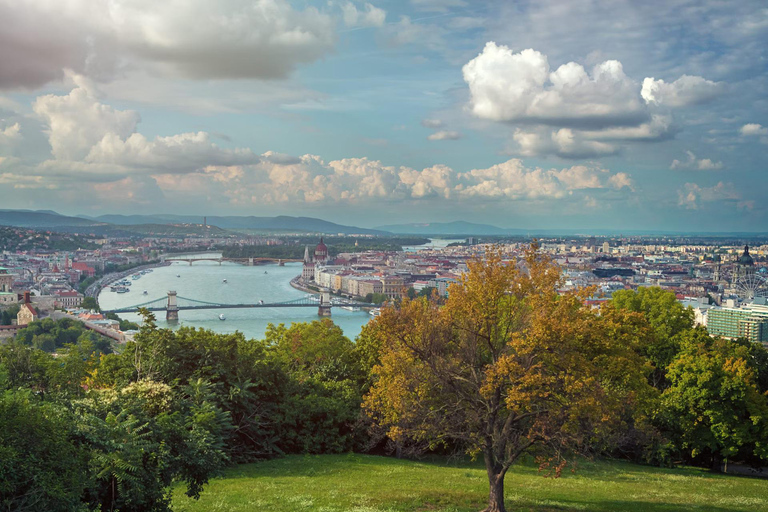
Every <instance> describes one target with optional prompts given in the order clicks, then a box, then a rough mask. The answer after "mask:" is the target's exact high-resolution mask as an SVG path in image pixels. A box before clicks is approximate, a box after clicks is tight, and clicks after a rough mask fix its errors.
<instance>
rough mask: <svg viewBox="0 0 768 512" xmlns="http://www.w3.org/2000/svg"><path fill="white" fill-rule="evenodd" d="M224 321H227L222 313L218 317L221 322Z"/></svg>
mask: <svg viewBox="0 0 768 512" xmlns="http://www.w3.org/2000/svg"><path fill="white" fill-rule="evenodd" d="M226 319H227V317H225V316H224V313H221V314H220V315H219V320H221V321H224V320H226Z"/></svg>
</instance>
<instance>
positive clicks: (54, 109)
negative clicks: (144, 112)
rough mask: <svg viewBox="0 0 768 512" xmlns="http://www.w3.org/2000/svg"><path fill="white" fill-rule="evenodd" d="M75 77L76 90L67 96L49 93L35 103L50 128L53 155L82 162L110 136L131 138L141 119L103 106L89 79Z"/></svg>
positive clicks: (132, 114) (133, 112)
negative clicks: (99, 143)
mask: <svg viewBox="0 0 768 512" xmlns="http://www.w3.org/2000/svg"><path fill="white" fill-rule="evenodd" d="M72 78H73V79H74V81H75V83H76V87H75V88H74V89H72V91H70V93H69V94H67V95H66V96H57V95H54V94H47V95H45V96H39V97H38V98H37V99H36V100H35V102H34V103H33V104H32V109H33V110H34V112H35V113H36V114H37V115H38V116H39V117H40V118H41V119H42V120H43V122H44V123H45V124H46V125H47V128H48V140H49V142H50V144H51V148H52V151H53V156H54V157H56V158H57V159H60V160H82V159H83V158H85V156H86V155H87V154H88V152H89V151H90V150H91V148H92V147H93V146H94V145H95V144H96V143H98V142H99V141H100V140H101V139H102V138H103V137H104V136H105V135H107V134H115V135H116V136H118V137H120V138H123V139H125V138H127V137H128V136H129V135H130V134H132V133H133V132H134V131H135V130H136V125H137V124H138V122H139V121H140V119H141V118H140V117H139V114H138V113H137V112H135V111H133V110H116V109H114V108H113V107H111V106H109V105H105V104H103V103H100V102H99V101H98V100H97V98H96V92H95V90H94V87H93V84H92V83H91V82H90V81H89V80H87V79H85V78H83V77H81V76H77V75H73V76H72Z"/></svg>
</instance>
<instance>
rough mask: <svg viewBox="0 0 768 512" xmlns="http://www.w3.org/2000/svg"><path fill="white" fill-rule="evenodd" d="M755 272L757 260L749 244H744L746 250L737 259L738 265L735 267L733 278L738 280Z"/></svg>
mask: <svg viewBox="0 0 768 512" xmlns="http://www.w3.org/2000/svg"><path fill="white" fill-rule="evenodd" d="M754 273H755V260H753V259H752V256H750V254H749V246H748V245H745V246H744V252H743V253H742V255H741V256H739V257H738V258H737V259H736V265H735V266H734V269H733V279H734V281H738V280H739V279H742V278H744V277H747V276H749V275H752V274H754Z"/></svg>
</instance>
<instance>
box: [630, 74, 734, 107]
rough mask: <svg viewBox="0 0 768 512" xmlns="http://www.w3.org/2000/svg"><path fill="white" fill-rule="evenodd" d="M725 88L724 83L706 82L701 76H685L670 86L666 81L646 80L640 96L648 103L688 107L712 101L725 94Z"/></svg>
mask: <svg viewBox="0 0 768 512" xmlns="http://www.w3.org/2000/svg"><path fill="white" fill-rule="evenodd" d="M725 88H726V87H725V84H723V83H718V82H712V81H710V80H705V79H704V78H702V77H700V76H688V75H683V76H681V77H680V78H678V79H677V80H675V81H674V82H672V83H669V84H668V83H666V82H664V80H655V79H653V78H646V79H645V80H643V88H642V90H641V91H640V94H641V96H642V97H643V99H644V100H645V101H646V103H654V104H656V105H666V106H669V107H687V106H689V105H700V104H702V103H707V102H709V101H712V100H713V99H715V98H717V97H718V96H720V95H721V94H723V93H724V92H725Z"/></svg>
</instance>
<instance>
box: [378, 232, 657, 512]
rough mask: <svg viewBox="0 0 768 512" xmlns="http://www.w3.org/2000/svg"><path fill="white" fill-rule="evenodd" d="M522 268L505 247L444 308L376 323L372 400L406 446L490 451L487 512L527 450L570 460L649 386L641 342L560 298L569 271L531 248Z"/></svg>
mask: <svg viewBox="0 0 768 512" xmlns="http://www.w3.org/2000/svg"><path fill="white" fill-rule="evenodd" d="M524 264H525V265H524V269H522V270H521V268H520V267H518V266H517V265H515V264H508V263H506V262H504V261H503V259H502V255H501V253H500V251H498V250H492V251H490V252H489V253H487V254H486V257H485V259H483V260H479V259H478V260H473V261H471V262H469V263H468V267H469V271H468V272H467V273H466V274H465V275H464V276H463V277H462V279H461V281H460V283H459V284H457V285H453V286H451V288H450V289H449V297H448V299H447V301H446V303H445V305H444V306H443V307H440V306H438V305H437V304H436V303H435V302H433V301H429V300H427V299H417V300H412V301H411V300H404V301H403V302H402V304H401V305H400V306H399V307H398V308H386V309H385V310H384V311H383V312H382V315H381V316H380V317H379V318H378V319H377V320H376V322H377V325H376V329H375V332H376V333H377V336H379V337H380V338H381V339H380V340H379V341H380V349H379V354H378V356H379V357H378V364H377V365H376V366H374V369H373V373H374V383H373V386H372V388H371V390H370V392H369V393H368V394H367V395H366V397H365V402H364V407H365V408H366V410H367V412H368V413H369V414H370V416H371V417H372V418H373V420H374V421H375V422H376V423H377V424H378V425H380V426H381V427H383V428H385V429H387V432H388V435H389V437H390V438H392V439H393V440H395V441H396V442H403V441H410V442H416V443H422V444H426V445H427V446H430V447H437V446H439V445H443V446H451V447H455V448H460V449H462V450H464V451H466V452H467V453H469V454H471V455H473V456H475V455H477V456H482V457H483V460H484V462H485V467H486V470H487V474H488V480H489V485H490V490H489V503H488V508H487V509H486V511H488V512H502V511H504V510H505V506H504V478H505V475H506V473H507V471H508V470H509V468H510V467H511V466H512V465H513V464H514V463H515V462H516V461H517V460H518V459H519V458H520V457H521V456H522V455H523V454H526V453H535V454H537V455H539V456H545V457H550V458H549V459H548V460H550V461H553V462H554V465H553V467H554V468H555V474H559V470H560V469H562V467H563V464H562V462H563V458H562V456H563V455H564V454H565V453H567V452H568V451H569V450H572V449H580V448H585V447H589V446H594V445H595V443H596V442H597V441H598V440H599V439H601V438H604V437H606V434H608V433H609V432H611V431H612V430H613V429H614V428H615V427H617V423H618V422H619V421H620V420H619V418H620V414H618V412H619V411H621V410H623V409H624V408H626V407H627V406H628V405H631V404H633V403H637V402H639V401H640V400H641V399H642V397H643V396H645V395H646V394H647V393H648V392H649V389H650V387H649V386H648V384H647V380H646V377H645V375H644V372H645V371H646V369H647V364H646V363H645V362H644V360H643V358H642V357H641V356H640V355H639V354H638V351H637V350H636V348H637V347H634V346H633V345H632V344H633V343H634V341H633V340H634V339H635V338H634V337H627V338H626V339H624V338H622V337H620V336H618V337H617V336H614V335H613V334H614V333H615V328H614V327H615V326H611V325H610V319H606V318H603V317H600V316H597V315H596V314H595V313H593V312H592V311H591V310H589V309H587V308H584V307H582V301H581V299H582V298H583V296H584V294H577V293H569V294H558V293H557V286H558V285H559V283H560V280H561V277H560V271H559V268H558V267H557V266H556V265H554V264H553V263H552V262H551V261H550V260H549V259H548V258H546V257H544V256H542V255H541V254H539V253H538V252H537V250H536V247H532V248H531V249H530V250H529V251H527V253H526V255H525V258H524Z"/></svg>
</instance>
